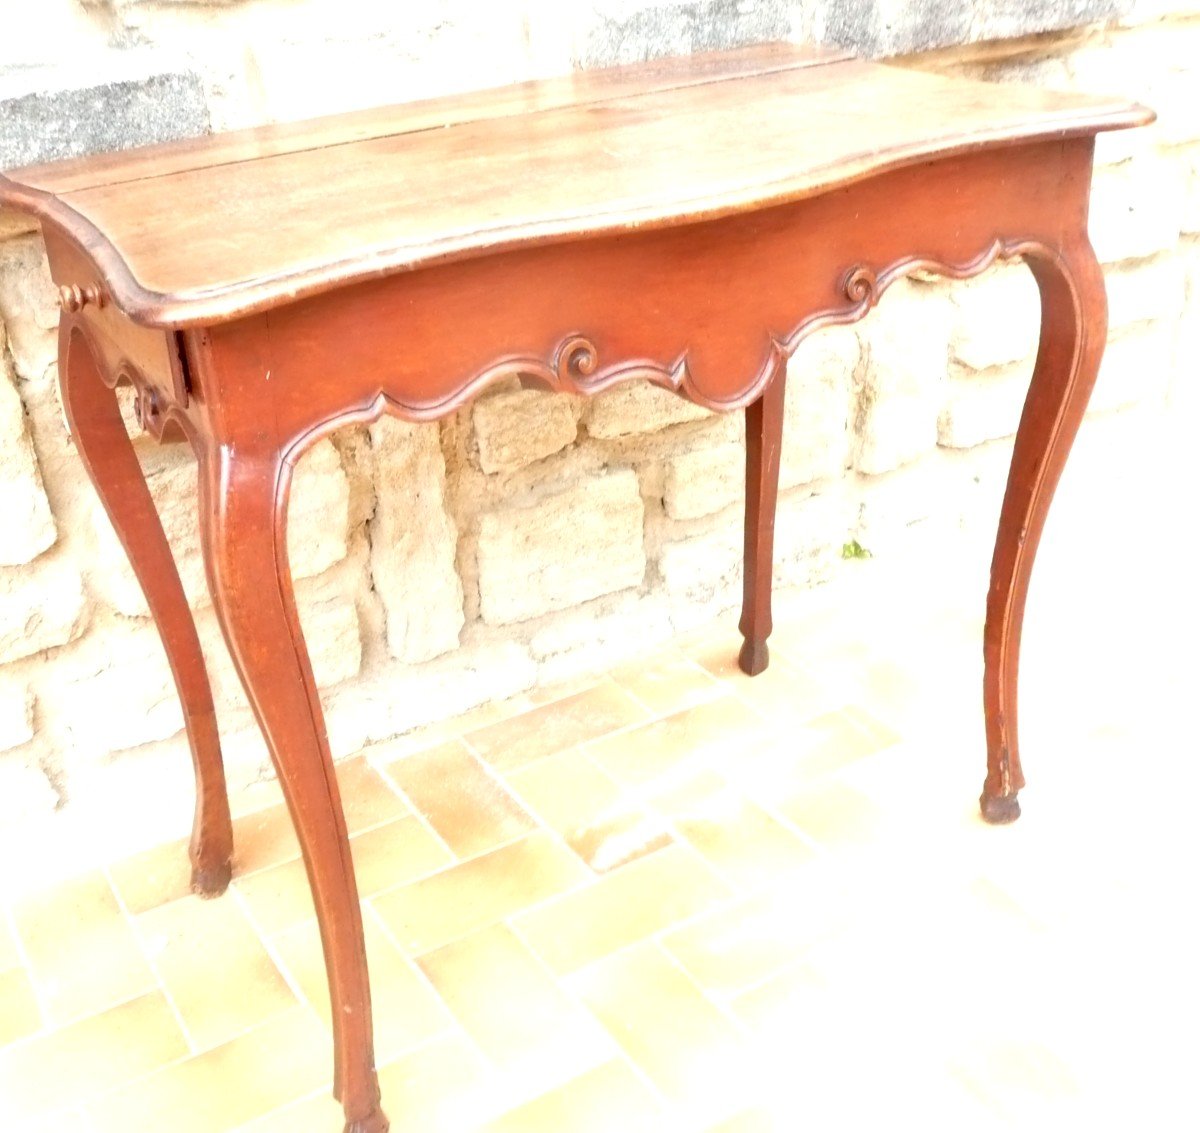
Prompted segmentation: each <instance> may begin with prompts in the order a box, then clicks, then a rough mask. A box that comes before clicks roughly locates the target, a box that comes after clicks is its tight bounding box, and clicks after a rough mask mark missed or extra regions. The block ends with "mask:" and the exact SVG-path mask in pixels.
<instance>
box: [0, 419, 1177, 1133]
mask: <svg viewBox="0 0 1200 1133" xmlns="http://www.w3.org/2000/svg"><path fill="white" fill-rule="evenodd" d="M1142 427H1143V428H1144V429H1145V430H1146V432H1145V433H1144V434H1140V433H1137V431H1136V429H1137V428H1138V426H1135V425H1134V426H1131V425H1129V424H1127V423H1126V424H1122V425H1120V426H1113V425H1107V426H1097V427H1095V428H1092V429H1090V430H1089V433H1088V435H1087V437H1086V438H1085V443H1084V444H1082V446H1081V451H1080V453H1079V455H1078V458H1077V460H1076V463H1075V465H1074V466H1073V469H1072V470H1071V472H1070V473H1069V476H1068V481H1067V484H1066V485H1065V486H1064V494H1063V497H1062V501H1061V504H1060V509H1059V511H1058V513H1056V515H1055V517H1054V520H1053V523H1052V527H1051V530H1050V533H1049V535H1048V539H1047V543H1046V547H1045V551H1044V554H1043V558H1042V560H1041V562H1040V564H1039V566H1040V569H1039V576H1038V579H1037V582H1036V585H1035V588H1034V591H1033V594H1032V595H1031V600H1030V607H1029V623H1028V624H1029V630H1028V634H1027V656H1026V665H1025V674H1024V684H1023V696H1024V702H1023V712H1024V717H1023V720H1022V729H1023V732H1022V735H1023V741H1024V749H1025V762H1026V768H1027V771H1028V773H1029V778H1030V786H1029V788H1028V789H1027V791H1026V792H1025V796H1024V803H1025V811H1026V813H1025V816H1024V817H1023V818H1022V819H1021V821H1020V822H1019V823H1017V824H1016V825H1015V826H1012V827H1007V828H998V829H997V828H989V827H986V826H984V825H983V824H982V823H981V822H980V821H979V820H978V818H977V816H976V808H975V798H976V795H977V794H978V788H979V785H980V782H981V780H982V776H983V740H982V727H981V719H980V706H979V676H980V659H979V652H980V651H979V634H980V624H979V620H980V614H981V602H980V598H981V587H982V585H983V583H982V578H983V571H982V567H983V565H984V563H985V557H984V558H981V557H980V555H979V553H978V548H975V547H974V546H972V547H958V548H954V547H952V546H950V545H948V549H947V552H946V554H945V555H940V556H938V558H937V561H936V562H935V561H930V559H929V558H928V556H927V557H926V558H924V559H922V560H920V561H909V560H904V559H903V558H902V556H897V557H895V558H890V559H889V560H888V561H887V562H870V563H865V564H861V565H855V566H854V567H850V568H847V570H846V571H845V573H844V577H843V578H842V579H841V580H840V581H839V582H837V583H836V584H833V585H831V586H828V587H824V588H821V589H820V590H818V591H815V592H812V593H809V594H801V595H790V596H789V595H784V596H782V600H781V601H780V603H779V606H780V609H779V616H778V618H777V629H776V633H775V635H774V637H773V639H772V651H773V652H772V664H771V668H770V669H769V670H768V671H767V673H765V674H763V675H762V676H760V677H758V678H756V679H754V680H750V679H748V678H746V677H744V676H742V675H741V674H740V673H738V672H737V670H736V668H735V666H734V663H733V662H734V657H735V655H736V651H737V644H738V639H737V635H736V630H735V628H734V625H735V620H736V619H735V618H734V617H727V618H725V619H723V621H722V622H721V623H720V624H719V625H717V626H715V627H713V628H712V629H710V630H708V631H706V632H704V633H703V634H700V635H696V636H693V637H691V638H688V639H685V640H682V641H680V642H679V643H677V645H675V646H673V647H672V648H670V649H669V650H667V651H665V652H662V653H659V654H656V655H654V656H650V657H645V658H642V659H640V660H639V661H637V662H636V663H632V664H630V665H628V666H626V667H623V668H621V669H618V670H616V671H614V672H611V673H609V674H608V675H606V676H603V677H601V678H598V679H596V680H595V681H593V682H590V683H587V682H584V683H582V684H578V685H576V686H575V687H573V688H572V689H570V690H560V692H561V693H562V695H561V696H559V697H558V698H557V699H555V698H553V697H548V698H544V699H545V702H544V703H542V704H540V705H539V706H536V707H533V708H532V709H527V710H525V711H518V706H516V705H513V706H507V707H506V706H491V707H489V708H488V709H486V710H484V711H482V712H477V713H476V714H475V715H474V716H473V717H472V718H467V719H464V720H462V721H458V722H455V723H454V724H452V725H446V726H443V727H440V728H439V729H437V731H436V732H435V733H429V734H427V735H426V736H425V737H416V738H412V737H409V738H406V739H404V740H402V741H398V742H396V743H394V744H391V745H383V746H380V747H377V748H373V749H370V750H368V751H367V752H365V753H363V755H362V756H360V757H358V758H356V759H354V760H352V761H350V762H349V763H346V764H345V765H343V766H342V767H341V768H340V778H341V782H342V785H343V789H344V794H345V797H346V803H347V809H348V819H349V825H350V828H351V831H352V835H353V847H354V855H355V861H356V865H357V870H358V877H359V880H360V884H361V889H362V893H363V897H364V911H365V916H366V929H367V947H368V952H369V955H370V961H371V965H372V977H373V983H374V991H375V1003H376V1027H377V1047H378V1052H379V1059H380V1066H381V1080H382V1085H383V1090H384V1097H385V1101H386V1107H387V1110H388V1112H389V1114H390V1116H391V1117H392V1121H393V1129H395V1130H397V1131H400V1130H406V1131H407V1130H414V1131H420V1133H434V1131H438V1130H455V1131H459V1130H463V1131H465V1130H474V1129H485V1130H489V1131H491V1133H523V1131H528V1133H535V1131H537V1133H548V1131H553V1133H571V1131H583V1130H587V1131H606V1133H607V1131H618V1130H619V1131H621V1133H626V1131H632V1130H648V1131H653V1133H657V1131H666V1130H671V1131H673V1130H687V1131H695V1133H718V1131H721V1133H735V1131H736V1133H751V1131H760V1130H784V1131H791V1130H817V1131H827V1130H855V1131H857V1130H871V1131H875V1130H879V1129H885V1128H893V1127H900V1128H906V1129H907V1128H913V1129H918V1128H919V1129H932V1130H942V1129H945V1130H954V1131H963V1130H966V1131H974V1130H981V1131H987V1130H993V1129H1021V1130H1030V1129H1039V1130H1040V1129H1053V1130H1070V1129H1085V1128H1088V1129H1090V1128H1102V1129H1152V1130H1174V1129H1179V1130H1184V1129H1194V1128H1197V1127H1200V1102H1198V1101H1197V1094H1196V1088H1195V1075H1196V1070H1195V1068H1196V1066H1197V1063H1198V1057H1197V1056H1198V1055H1200V1034H1198V1028H1197V1023H1196V1020H1197V1019H1198V1018H1200V1012H1198V1010H1197V1009H1198V1008H1200V976H1198V975H1197V967H1198V966H1197V963H1196V956H1197V955H1200V948H1198V945H1200V931H1198V930H1197V925H1198V924H1200V917H1197V916H1196V914H1195V913H1194V911H1193V905H1194V904H1195V901H1196V898H1195V891H1196V885H1195V879H1194V866H1195V863H1196V862H1197V861H1200V856H1198V854H1197V850H1198V849H1200V836H1198V835H1197V834H1196V832H1195V829H1194V823H1193V822H1192V814H1193V810H1194V800H1195V799H1196V798H1197V797H1200V796H1198V794H1197V786H1198V784H1200V761H1197V759H1196V758H1195V757H1196V756H1197V754H1200V751H1198V748H1200V744H1198V743H1197V740H1196V734H1195V731H1194V730H1193V729H1191V728H1190V715H1191V710H1192V707H1193V705H1194V704H1195V689H1196V687H1197V684H1196V682H1197V677H1198V676H1200V674H1198V672H1197V661H1196V657H1195V656H1194V646H1193V642H1194V641H1195V637H1196V634H1195V631H1196V630H1197V628H1200V620H1198V619H1197V617H1196V609H1197V607H1196V598H1195V596H1194V595H1193V594H1192V593H1191V590H1190V587H1191V586H1192V584H1193V582H1194V574H1195V560H1194V558H1193V557H1192V556H1191V552H1190V550H1189V548H1190V547H1192V546H1193V541H1192V540H1191V534H1194V532H1195V530H1196V521H1195V519H1194V518H1192V516H1191V513H1189V512H1188V511H1186V510H1182V509H1181V510H1177V509H1176V508H1175V506H1174V504H1173V503H1172V499H1173V495H1172V492H1173V491H1174V489H1172V488H1171V483H1172V482H1171V481H1169V480H1167V479H1166V477H1167V476H1168V475H1169V468H1168V466H1167V465H1166V464H1163V463H1162V462H1161V461H1159V460H1158V456H1157V452H1158V449H1159V448H1163V447H1165V446H1162V445H1161V444H1160V443H1159V440H1158V438H1157V436H1156V435H1155V433H1154V429H1155V426H1154V425H1153V423H1152V422H1151V423H1150V424H1146V425H1143V426H1142ZM1122 430H1124V431H1122ZM1131 430H1133V431H1131ZM1139 439H1140V443H1141V447H1138V445H1139ZM1118 442H1119V447H1115V446H1116V445H1117V444H1118ZM1116 451H1120V452H1122V453H1124V454H1126V457H1125V458H1123V461H1115V460H1114V459H1113V453H1114V452H1116ZM1130 453H1132V454H1134V455H1135V456H1138V461H1137V462H1134V461H1133V460H1132V459H1131V458H1130V457H1129V454H1130ZM1139 454H1140V455H1139ZM1126 461H1127V462H1126ZM1131 467H1135V468H1136V472H1134V473H1131V472H1130V468H1131ZM1147 478H1148V479H1147ZM1154 484H1157V485H1159V488H1160V490H1159V491H1158V492H1157V494H1153V495H1148V494H1147V489H1148V488H1149V487H1151V486H1153V485H1154ZM1181 494H1182V493H1181ZM1118 532H1120V533H1123V534H1120V535H1118ZM273 790H274V789H273V788H272V787H259V788H256V789H255V791H254V792H253V794H252V795H249V796H246V797H244V798H240V799H238V800H237V810H238V813H239V817H238V819H237V846H238V849H237V877H236V880H235V882H234V884H233V887H232V889H231V891H230V893H229V894H228V895H227V896H226V897H225V898H223V899H221V900H218V901H211V902H205V901H201V900H198V899H196V898H194V897H191V896H188V895H186V854H185V850H184V847H183V845H182V843H176V844H171V845H167V846H162V847H157V848H154V849H152V850H149V851H147V852H145V853H143V854H141V855H139V856H137V857H135V858H132V859H126V860H124V861H118V862H113V863H109V864H103V863H97V864H95V865H94V867H93V868H91V869H89V870H87V871H84V872H82V873H79V874H78V876H75V877H72V878H70V879H69V880H67V881H65V882H62V881H60V882H56V883H54V884H47V885H45V886H42V887H34V889H33V891H32V892H27V893H26V894H25V895H24V896H22V897H20V898H18V899H16V900H14V901H13V902H12V903H11V907H10V908H9V909H7V910H6V911H5V913H4V919H3V920H0V1129H2V1130H21V1131H22V1133H32V1131H35V1130H40V1131H47V1133H48V1131H54V1133H59V1131H63V1133H66V1131H71V1133H77V1131H78V1133H109V1131H114V1133H115V1131H120V1133H142V1131H145V1133H150V1131H154V1133H159V1131H161V1130H171V1131H172V1133H217V1131H225V1130H241V1131H244V1133H284V1131H287V1133H309V1131H312V1133H333V1131H335V1130H339V1129H340V1128H341V1124H340V1116H339V1111H338V1109H337V1107H336V1106H335V1105H334V1103H333V1102H332V1101H331V1100H330V1098H329V1097H328V1082H329V1073H330V1064H329V1055H330V1051H329V1033H328V1025H327V1020H328V1005H327V1003H326V998H325V990H324V983H323V972H322V966H321V957H320V950H319V946H318V943H317V937H316V931H315V925H314V921H313V914H312V905H311V901H310V899H309V897H308V894H307V890H306V887H305V880H304V873H303V870H302V868H301V867H300V864H299V862H298V860H297V848H296V843H295V840H294V838H293V836H292V835H291V832H290V829H289V827H288V824H287V821H286V816H285V815H284V814H283V811H282V808H281V806H280V804H279V803H278V801H277V798H276V797H275V795H274V794H273ZM32 856H34V857H36V853H34V854H33V855H32ZM22 864H23V865H26V866H27V865H29V863H22Z"/></svg>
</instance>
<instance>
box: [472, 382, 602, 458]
mask: <svg viewBox="0 0 1200 1133" xmlns="http://www.w3.org/2000/svg"><path fill="white" fill-rule="evenodd" d="M578 418H579V409H578V406H577V404H576V402H575V401H574V399H573V398H569V397H564V396H563V395H561V394H554V393H543V392H542V391H540V390H526V389H519V390H511V391H508V392H505V393H499V394H496V395H495V396H493V397H487V398H483V399H482V400H480V401H477V402H476V403H475V405H474V406H473V408H472V410H471V423H472V424H473V425H474V427H475V446H476V455H477V459H478V461H479V467H480V468H481V469H482V470H483V471H484V472H513V471H515V470H516V469H518V468H524V467H525V466H526V465H527V464H532V463H533V462H534V461H535V460H541V459H542V458H543V457H547V456H551V455H553V454H554V453H556V452H559V451H561V450H562V449H564V448H566V447H567V445H569V444H571V443H572V442H573V441H574V440H575V434H576V429H577V427H578V426H577V424H576V422H577V421H578Z"/></svg>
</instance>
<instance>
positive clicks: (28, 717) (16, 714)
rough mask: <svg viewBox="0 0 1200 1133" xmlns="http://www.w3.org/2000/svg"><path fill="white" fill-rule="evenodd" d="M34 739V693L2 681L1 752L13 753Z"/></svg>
mask: <svg viewBox="0 0 1200 1133" xmlns="http://www.w3.org/2000/svg"><path fill="white" fill-rule="evenodd" d="M31 739H33V693H32V692H30V691H29V689H27V688H26V687H25V686H24V685H22V684H17V683H16V682H15V681H12V680H9V679H7V678H5V679H0V751H11V750H12V749H13V748H15V747H20V746H21V745H22V744H26V743H28V742H29V741H30V740H31Z"/></svg>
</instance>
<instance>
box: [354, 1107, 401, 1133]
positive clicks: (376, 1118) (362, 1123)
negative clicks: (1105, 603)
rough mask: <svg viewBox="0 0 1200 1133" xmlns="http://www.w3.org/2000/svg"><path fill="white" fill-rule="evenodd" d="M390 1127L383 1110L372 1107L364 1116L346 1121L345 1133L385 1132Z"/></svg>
mask: <svg viewBox="0 0 1200 1133" xmlns="http://www.w3.org/2000/svg"><path fill="white" fill-rule="evenodd" d="M389 1128H390V1125H389V1122H388V1119H387V1118H386V1117H385V1116H384V1113H383V1110H381V1109H374V1110H372V1111H371V1112H370V1113H369V1114H368V1115H367V1116H366V1117H360V1118H359V1119H358V1120H357V1121H347V1122H346V1128H345V1133H387V1131H388V1129H389Z"/></svg>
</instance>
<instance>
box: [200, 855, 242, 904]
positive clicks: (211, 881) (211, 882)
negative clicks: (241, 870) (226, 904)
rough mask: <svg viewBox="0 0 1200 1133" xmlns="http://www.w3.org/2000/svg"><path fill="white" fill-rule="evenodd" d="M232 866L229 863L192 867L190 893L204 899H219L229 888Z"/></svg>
mask: <svg viewBox="0 0 1200 1133" xmlns="http://www.w3.org/2000/svg"><path fill="white" fill-rule="evenodd" d="M232 877H233V865H232V863H230V862H229V861H224V862H219V863H217V864H215V865H211V866H193V867H192V892H193V893H195V894H196V896H197V897H204V898H205V899H208V898H212V897H220V896H221V894H222V893H224V892H225V890H226V889H228V888H229V882H230V879H231V878H232Z"/></svg>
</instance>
